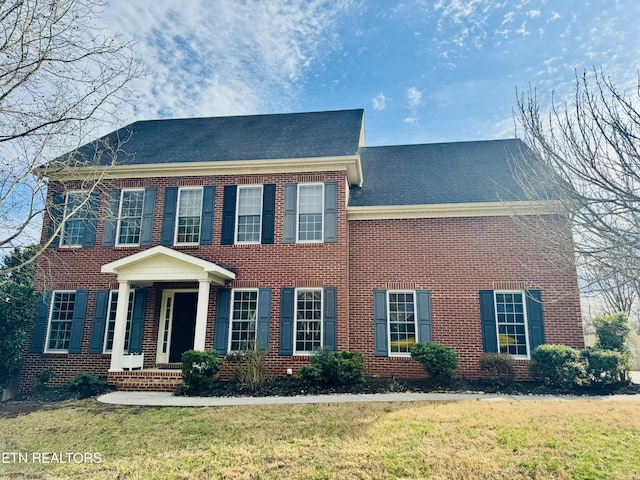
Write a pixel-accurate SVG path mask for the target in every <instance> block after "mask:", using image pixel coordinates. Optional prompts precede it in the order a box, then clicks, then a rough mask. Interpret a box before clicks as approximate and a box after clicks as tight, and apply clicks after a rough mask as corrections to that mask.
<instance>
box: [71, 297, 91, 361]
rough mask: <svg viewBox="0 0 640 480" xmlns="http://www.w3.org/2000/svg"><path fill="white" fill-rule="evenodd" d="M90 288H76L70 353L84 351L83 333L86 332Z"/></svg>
mask: <svg viewBox="0 0 640 480" xmlns="http://www.w3.org/2000/svg"><path fill="white" fill-rule="evenodd" d="M88 297H89V291H88V290H76V301H75V304H74V307H73V316H72V321H71V338H70V339H69V353H82V334H83V333H84V316H85V313H86V311H87V298H88Z"/></svg>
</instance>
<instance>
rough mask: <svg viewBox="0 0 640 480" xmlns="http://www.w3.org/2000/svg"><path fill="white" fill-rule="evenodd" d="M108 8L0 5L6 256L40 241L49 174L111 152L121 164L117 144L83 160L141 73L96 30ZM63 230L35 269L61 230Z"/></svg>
mask: <svg viewBox="0 0 640 480" xmlns="http://www.w3.org/2000/svg"><path fill="white" fill-rule="evenodd" d="M101 6H102V5H101V3H100V1H99V0H2V1H0V249H4V251H5V252H6V251H8V250H9V249H13V248H14V247H19V246H22V245H25V244H29V243H32V242H33V240H34V239H36V241H37V239H39V231H40V226H41V220H42V213H43V212H45V213H46V212H48V211H50V209H51V205H48V204H47V201H46V198H47V197H46V189H47V182H46V176H47V173H48V172H51V171H52V170H60V169H65V168H67V167H69V166H88V165H91V166H98V165H99V164H100V161H101V158H100V156H101V153H100V152H104V151H105V150H109V151H110V155H108V158H110V159H111V163H113V162H114V161H115V157H116V156H115V155H114V154H113V152H114V150H117V149H118V145H113V144H111V145H109V144H104V145H101V146H100V147H98V146H97V145H96V148H94V149H93V150H92V151H93V154H92V155H90V156H89V157H85V158H79V157H78V156H77V155H74V153H75V150H76V149H77V148H78V147H79V146H80V145H82V144H83V143H86V141H87V139H88V138H89V137H95V136H96V133H97V131H98V129H99V128H101V127H104V126H105V124H108V122H109V121H110V120H113V116H112V115H113V113H114V112H116V105H117V104H118V103H119V102H121V101H123V100H124V99H125V98H126V97H127V96H128V95H130V93H131V92H130V91H129V89H128V85H129V83H130V81H131V80H132V79H133V78H135V77H137V76H139V74H140V67H139V64H138V63H137V62H136V61H135V59H134V57H133V55H132V49H131V44H129V43H121V42H120V41H119V39H118V38H117V37H114V36H109V35H103V33H102V31H101V30H100V29H99V28H97V27H96V25H95V24H94V18H95V17H96V15H97V12H98V9H99V8H100V7H101ZM64 152H71V153H67V154H65V155H62V154H63V153H64ZM72 162H73V163H72ZM90 177H91V176H90V175H87V176H86V179H84V184H83V187H82V188H83V189H85V190H88V191H91V190H93V189H94V188H95V187H96V185H97V183H98V182H99V180H100V175H95V177H96V178H90ZM83 208H85V204H84V203H81V204H77V205H74V207H73V208H69V209H65V211H64V215H65V216H66V217H69V216H72V215H74V214H77V213H78V212H79V211H80V210H82V209H83ZM63 220H64V219H63ZM56 228H57V231H52V232H51V235H50V238H49V239H48V240H47V241H45V244H43V245H42V247H41V248H40V249H39V250H38V252H36V255H35V256H33V257H30V258H29V259H28V260H27V261H28V262H32V261H34V260H35V259H36V258H37V256H38V254H39V253H40V252H41V251H42V249H43V248H45V247H46V246H47V243H48V242H49V241H51V238H53V237H54V236H55V235H56V234H57V233H59V229H60V228H62V222H59V224H58V225H57V227H56ZM2 251H3V250H0V255H1V254H2ZM13 268H20V265H16V266H14V267H13ZM0 273H2V272H1V271H0Z"/></svg>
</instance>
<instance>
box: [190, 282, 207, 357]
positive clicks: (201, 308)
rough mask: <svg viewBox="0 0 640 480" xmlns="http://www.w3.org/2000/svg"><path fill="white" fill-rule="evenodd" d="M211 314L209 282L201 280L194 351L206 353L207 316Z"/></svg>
mask: <svg viewBox="0 0 640 480" xmlns="http://www.w3.org/2000/svg"><path fill="white" fill-rule="evenodd" d="M208 313H209V282H208V281H207V280H200V282H199V283H198V308H197V310H196V332H195V337H194V339H193V349H194V350H199V351H201V352H204V351H205V337H206V335H207V316H208Z"/></svg>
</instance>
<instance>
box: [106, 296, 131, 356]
mask: <svg viewBox="0 0 640 480" xmlns="http://www.w3.org/2000/svg"><path fill="white" fill-rule="evenodd" d="M134 296H135V291H134V290H131V292H130V293H129V305H128V307H127V326H126V330H125V335H124V351H125V352H128V351H129V339H130V337H131V317H132V315H133V299H134ZM117 307H118V291H117V290H111V292H109V307H108V310H107V325H106V330H105V335H104V353H111V352H112V351H113V333H114V331H115V328H116V308H117Z"/></svg>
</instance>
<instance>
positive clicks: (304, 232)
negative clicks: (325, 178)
mask: <svg viewBox="0 0 640 480" xmlns="http://www.w3.org/2000/svg"><path fill="white" fill-rule="evenodd" d="M297 210H298V218H297V224H298V229H297V230H298V242H322V239H323V224H324V221H323V212H324V184H322V183H312V184H301V185H298V209H297Z"/></svg>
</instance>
